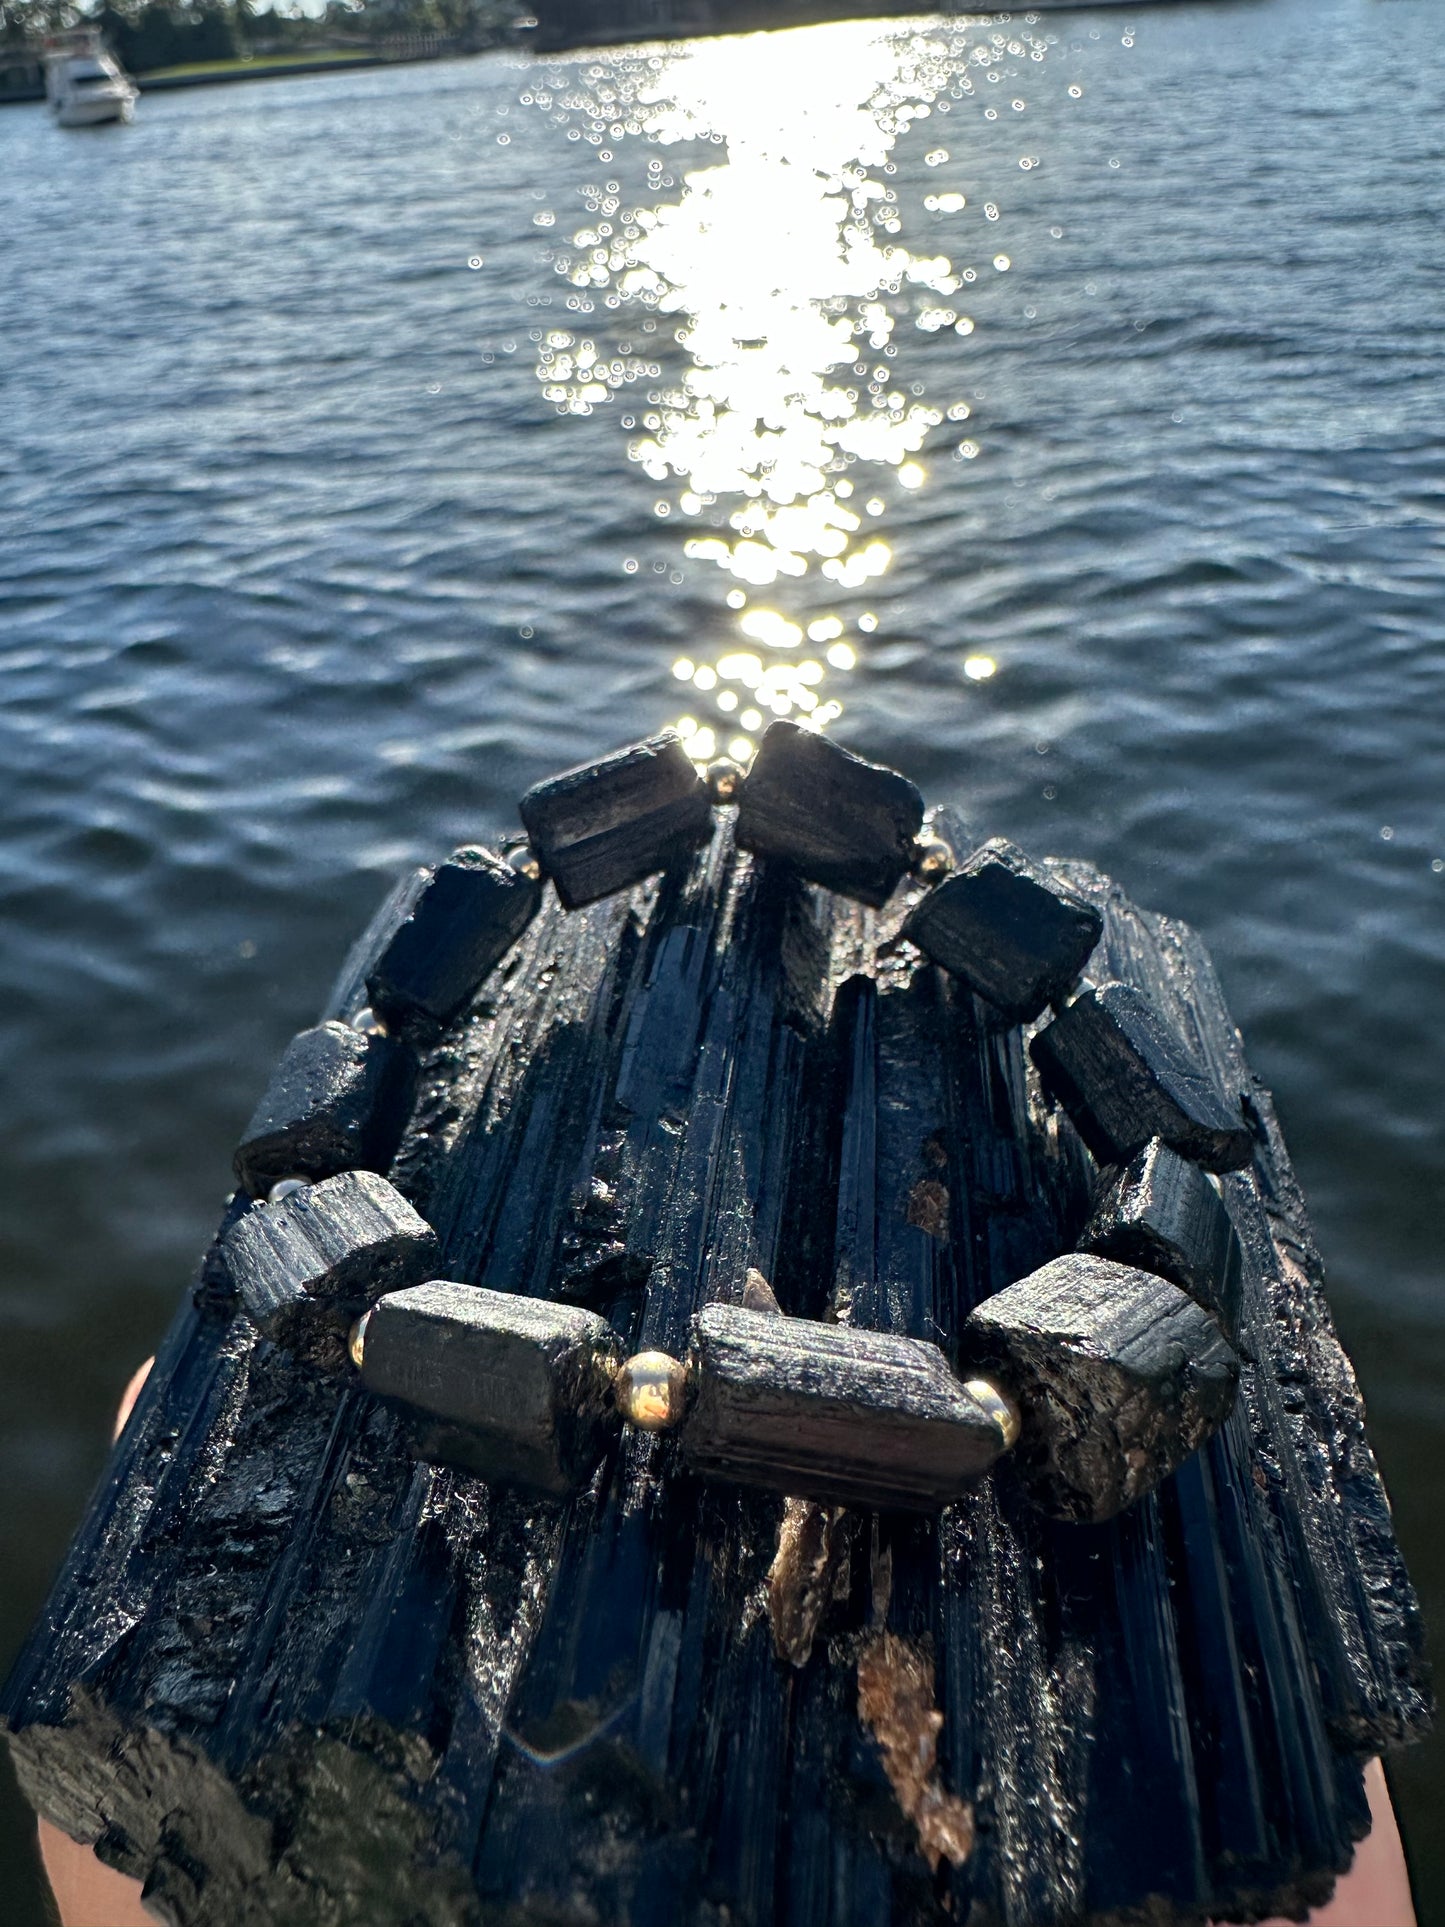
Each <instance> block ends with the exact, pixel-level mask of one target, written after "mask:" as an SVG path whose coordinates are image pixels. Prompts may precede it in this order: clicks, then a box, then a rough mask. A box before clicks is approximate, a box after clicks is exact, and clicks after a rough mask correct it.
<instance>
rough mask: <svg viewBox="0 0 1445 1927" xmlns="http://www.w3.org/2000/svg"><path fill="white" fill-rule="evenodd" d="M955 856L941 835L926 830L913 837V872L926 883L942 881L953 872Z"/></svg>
mask: <svg viewBox="0 0 1445 1927" xmlns="http://www.w3.org/2000/svg"><path fill="white" fill-rule="evenodd" d="M955 860H956V859H955V857H954V854H953V851H952V849H951V848H950V847H949V845H948V844H947V843H945V842H944V840H943V838H942V837H941V836H932V835H929V834H928V833H927V832H925V833H924V834H923V835H922V836H918V837H915V838H914V839H913V874H914V875H915V876H916V877H921V878H922V879H923V881H924V882H925V883H941V882H942V881H943V879H944V878H945V877H946V876H950V875H951V874H952V872H953V868H954V863H955Z"/></svg>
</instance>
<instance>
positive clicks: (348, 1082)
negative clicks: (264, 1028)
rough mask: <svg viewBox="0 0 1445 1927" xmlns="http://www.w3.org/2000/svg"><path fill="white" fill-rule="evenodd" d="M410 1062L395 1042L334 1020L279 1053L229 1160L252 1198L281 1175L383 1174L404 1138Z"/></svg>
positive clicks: (303, 1034) (299, 1034) (301, 1035)
mask: <svg viewBox="0 0 1445 1927" xmlns="http://www.w3.org/2000/svg"><path fill="white" fill-rule="evenodd" d="M414 1069H415V1059H414V1058H413V1056H412V1054H411V1052H410V1050H409V1049H408V1048H407V1047H406V1045H404V1044H402V1043H401V1042H400V1041H399V1040H397V1039H395V1038H392V1037H386V1036H382V1035H380V1034H378V1033H376V1032H372V1033H366V1032H363V1031H359V1030H354V1029H353V1028H352V1026H351V1025H350V1024H342V1023H338V1022H335V1021H332V1022H329V1023H325V1024H317V1025H316V1026H315V1027H314V1028H313V1029H311V1030H303V1031H298V1032H297V1034H296V1036H295V1037H293V1038H292V1039H291V1042H290V1043H289V1044H288V1045H287V1046H286V1049H285V1050H284V1051H283V1052H282V1054H281V1058H280V1061H279V1063H278V1064H277V1066H276V1068H275V1070H274V1071H273V1072H272V1074H271V1081H270V1083H269V1084H268V1085H267V1086H266V1090H265V1094H264V1096H263V1097H262V1099H261V1101H260V1103H259V1104H258V1105H257V1106H256V1110H255V1114H254V1116H253V1117H252V1119H251V1122H250V1123H249V1124H248V1125H247V1126H246V1133H245V1136H244V1137H243V1138H242V1139H241V1142H240V1143H239V1144H238V1145H237V1147H236V1155H235V1157H234V1159H233V1160H232V1162H233V1164H234V1166H235V1172H236V1179H237V1182H238V1183H239V1184H240V1186H241V1188H242V1190H243V1191H247V1192H249V1193H250V1195H251V1196H252V1197H253V1198H261V1197H264V1196H265V1195H266V1193H267V1192H268V1191H269V1190H270V1188H271V1186H272V1185H273V1184H275V1183H276V1181H277V1180H278V1179H279V1178H307V1179H316V1178H329V1177H332V1176H334V1175H335V1173H336V1172H338V1171H346V1170H351V1169H353V1168H356V1167H363V1166H364V1167H365V1168H366V1169H368V1170H373V1171H384V1170H385V1168H386V1166H387V1165H388V1164H389V1163H390V1162H391V1159H392V1156H393V1155H394V1153H395V1151H396V1147H397V1144H398V1142H399V1141H400V1138H401V1133H402V1129H403V1127H404V1126H405V1123H406V1114H407V1106H408V1102H409V1099H410V1095H411V1085H412V1073H413V1071H414Z"/></svg>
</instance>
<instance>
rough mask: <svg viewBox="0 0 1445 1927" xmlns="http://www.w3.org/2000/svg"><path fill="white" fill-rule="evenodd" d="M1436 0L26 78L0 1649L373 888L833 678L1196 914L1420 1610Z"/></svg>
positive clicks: (1431, 1828) (5, 568)
mask: <svg viewBox="0 0 1445 1927" xmlns="http://www.w3.org/2000/svg"><path fill="white" fill-rule="evenodd" d="M1441 27H1442V22H1441V17H1440V12H1439V6H1438V0H1255V3H1253V4H1245V3H1240V4H1214V5H1198V6H1193V5H1184V4H1170V5H1159V6H1157V7H1152V8H1151V7H1142V8H1139V9H1130V10H1128V11H1122V10H1116V9H1112V8H1110V9H1101V10H1098V11H1094V12H1088V11H1080V12H1078V13H1047V14H1041V15H1038V16H1027V15H1023V14H1015V15H1013V16H1011V17H1009V18H1006V19H1003V20H1001V21H999V22H990V23H963V22H957V21H955V22H948V23H944V22H939V21H927V20H920V21H904V22H899V21H891V22H884V23H876V22H875V23H859V22H853V23H847V24H841V25H837V26H831V27H828V26H824V27H816V28H809V29H805V30H799V31H796V32H791V33H784V34H776V35H771V36H761V37H753V38H749V39H731V40H728V39H723V40H716V41H709V42H699V43H695V44H693V45H683V46H667V47H658V48H643V49H635V48H634V49H629V50H626V51H625V52H622V53H607V52H603V53H588V54H584V55H581V56H579V57H577V58H575V59H570V60H562V59H553V60H548V61H545V62H530V61H529V60H528V59H527V58H525V57H523V56H519V55H512V54H507V55H496V56H489V57H486V58H482V59H475V60H470V61H459V62H454V63H449V64H440V65H434V66H424V67H412V68H407V69H403V70H397V71H392V72H381V73H367V74H355V75H334V76H328V77H324V78H322V77H317V78H311V79H306V80H297V81H283V82H276V83H270V84H264V85H255V86H251V87H240V88H228V89H215V90H197V91H194V92H190V93H182V94H174V95H167V96H157V97H152V98H148V99H145V100H143V101H142V102H141V105H140V109H139V112H138V114H137V118H136V121H135V124H134V125H133V126H132V127H130V128H123V129H122V128H113V129H108V130H95V131H91V132H84V133H62V132H60V131H59V130H57V129H56V128H55V127H53V126H52V125H51V124H50V123H49V121H48V119H47V118H46V116H45V114H44V112H43V110H42V109H39V108H33V109H32V108H15V109H11V110H9V111H7V112H5V113H4V114H3V115H0V394H3V413H0V690H3V702H0V746H3V748H0V822H3V833H0V897H3V926H0V927H3V931H4V941H3V943H0V1030H3V1061H4V1064H5V1070H6V1096H5V1103H4V1107H3V1111H0V1178H3V1184H4V1188H5V1201H4V1205H3V1212H0V1240H3V1272H0V1374H3V1396H0V1426H3V1432H0V1495H3V1533H4V1548H3V1575H4V1579H3V1594H0V1648H3V1656H5V1657H8V1655H9V1653H10V1652H11V1651H13V1649H14V1646H15V1644H16V1643H17V1641H18V1640H19V1638H20V1637H21V1635H22V1632H23V1630H24V1627H25V1625H26V1624H27V1623H28V1621H29V1619H30V1618H31V1616H32V1614H33V1613H34V1611H35V1609H36V1608H37V1606H38V1604H39V1602H40V1600H41V1598H42V1596H43V1592H44V1588H45V1586H46V1583H47V1581H48V1578H49V1576H50V1574H51V1571H52V1569H53V1567H54V1565H55V1563H56V1561H57V1560H58V1558H59V1556H60V1553H61V1551H62V1549H63V1546H64V1543H65V1541H66V1538H67V1536H68V1533H69V1531H70V1528H71V1525H72V1523H73V1521H74V1518H75V1516H76V1514H77V1513H78V1511H79V1508H80V1507H81V1505H82V1503H83V1501H84V1497H85V1494H86V1491H87V1489H88V1487H89V1485H90V1482H91V1480H92V1479H93V1477H94V1475H95V1473H96V1471H97V1469H98V1466H99V1464H100V1460H101V1456H102V1450H103V1438H104V1433H105V1429H106V1423H107V1418H108V1413H109V1410H110V1409H111V1407H113V1404H114V1401H115V1398H116V1396H117V1394H118V1392H119V1390H120V1387H121V1386H122V1384H123V1383H124V1381H125V1379H126V1377H127V1376H128V1374H129V1373H130V1371H131V1370H132V1368H133V1366H134V1365H135V1363H136V1362H137V1361H138V1360H139V1359H140V1358H142V1357H143V1356H144V1355H145V1354H146V1353H147V1351H148V1350H149V1349H150V1348H151V1346H152V1345H153V1343H154V1341H155V1339H156V1337H157V1335H158V1334H159V1332H160V1331H161V1329H162V1327H163V1326H164V1324H165V1322H166V1320H167V1318H168V1317H169V1315H170V1311H171V1308H172V1306H173V1304H174V1302H175V1300H176V1297H177V1294H178V1292H179V1291H180V1290H181V1288H182V1286H183V1284H184V1281H185V1279H186V1277H187V1275H188V1272H189V1270H190V1267H191V1264H192V1262H193V1260H194V1258H195V1256H196V1254H197V1252H198V1251H199V1249H200V1247H201V1245H202V1243H203V1241H204V1240H205V1238H206V1236H207V1234H208V1232H209V1229H210V1227H211V1225H212V1223H213V1221H214V1219H215V1217H216V1215H217V1212H218V1209H219V1205H220V1202H221V1199H222V1198H223V1196H224V1194H225V1192H226V1189H227V1178H228V1166H229V1156H230V1150H231V1146H232V1144H233V1142H234V1140H235V1138H236V1136H237V1134H238V1131H239V1129H240V1128H241V1126H242V1125H243V1123H244V1122H245V1119H246V1117H247V1115H248V1113H249V1110H250V1106H251V1104H252V1102H253V1100H254V1097H255V1095H256V1093H257V1092H258V1090H259V1088H260V1086H261V1084H262V1082H263V1081H264V1078H265V1075H266V1070H267V1067H268V1066H269V1064H270V1062H271V1061H272V1060H273V1059H274V1057H275V1055H276V1054H277V1052H278V1050H279V1049H280V1047H281V1045H282V1044H283V1042H284V1041H285V1039H286V1038H287V1037H288V1036H289V1034H290V1033H291V1032H292V1031H293V1030H294V1029H295V1028H297V1027H298V1026H299V1025H301V1024H303V1023H304V1022H306V1021H308V1020H309V1018H310V1016H311V1014H312V1013H313V1012H314V1011H315V1009H316V1007H317V1005H318V1003H319V1001H320V999H321V997H322V995H323V992H324V989H325V986H326V984H327V982H328V980H329V978H330V975H331V973H332V971H333V969H334V967H335V965H336V963H337V961H338V959H339V957H340V954H341V952H342V949H343V948H344V945H345V943H346V941H347V939H348V938H349V937H350V936H351V935H352V934H353V933H354V931H355V930H356V929H357V927H358V926H359V925H360V923H361V922H362V921H363V919H364V918H365V916H366V915H367V913H368V912H369V910H370V908H371V906H372V904H373V902H374V900H375V899H376V898H377V897H378V895H379V894H380V892H381V890H382V889H383V887H384V885H385V884H386V882H387V881H388V880H389V878H390V877H391V876H392V875H393V873H394V872H395V871H396V870H397V869H398V868H399V867H400V866H401V865H402V864H403V863H405V862H408V861H411V860H414V859H416V858H418V857H431V856H435V855H436V854H439V853H440V852H442V851H444V850H445V849H446V848H447V847H448V846H449V845H451V844H452V843H453V842H455V841H459V840H462V839H466V838H472V837H476V836H478V835H482V836H484V835H486V834H487V833H488V832H490V831H493V830H496V829H499V828H501V827H503V826H504V825H507V824H509V823H510V822H511V821H513V810H514V799H515V797H516V796H517V794H518V793H519V792H520V791H521V789H523V788H524V787H525V786H526V785H527V784H528V783H530V782H532V781H533V780H535V779H536V778H537V777H539V776H541V775H543V774H546V773H548V772H550V771H551V770H554V769H556V768H559V767H562V766H564V765H566V764H569V763H571V762H574V761H577V760H580V759H581V758H583V757H586V756H588V755H591V754H593V753H596V752H600V751H602V750H604V749H607V748H610V747H612V746H614V745H616V744H620V743H623V742H626V741H629V740H631V739H634V738H636V737H637V736H639V735H642V734H645V733H648V732H650V731H652V730H654V729H655V728H657V727H658V726H659V725H661V724H664V723H668V722H679V723H682V724H683V725H684V726H685V728H686V730H687V732H688V734H689V736H690V737H691V738H692V740H693V742H694V745H695V747H696V750H697V753H698V754H699V755H702V754H706V753H710V752H711V751H712V750H713V749H716V750H718V751H726V750H727V749H728V747H729V745H731V744H734V743H736V744H738V745H739V748H740V749H741V748H744V747H745V746H746V745H747V744H749V743H751V742H752V741H753V740H755V738H756V734H757V732H758V730H759V729H760V728H761V727H762V726H763V725H764V723H765V722H766V721H767V720H768V719H770V717H771V716H772V715H773V714H792V715H798V714H803V713H811V714H812V715H814V716H815V718H819V719H821V720H823V721H825V722H826V724H827V726H828V727H829V728H830V729H831V730H832V731H833V732H834V733H835V734H836V735H837V736H838V738H839V739H840V740H842V741H844V742H846V743H848V744H849V745H850V746H854V747H857V748H859V749H861V750H863V751H865V752H866V753H868V754H870V755H874V756H876V757H879V758H881V759H882V760H885V761H888V762H892V763H896V764H897V765H898V766H899V767H901V768H903V769H904V770H906V771H907V772H908V773H909V774H910V775H912V776H913V777H914V778H915V779H916V780H917V781H918V782H919V783H920V784H921V785H922V786H923V787H924V789H925V791H926V792H927V793H928V794H930V795H931V796H932V797H934V798H936V799H943V798H951V799H954V800H957V801H959V802H960V803H962V804H963V806H964V807H965V809H966V811H967V813H968V815H969V817H970V818H971V820H972V822H973V823H974V824H975V825H976V826H977V827H978V829H979V830H980V832H981V833H982V834H992V833H1004V834H1007V835H1009V836H1011V837H1013V838H1015V839H1016V840H1017V841H1018V842H1020V843H1021V844H1023V845H1024V846H1025V847H1026V848H1029V849H1032V850H1035V851H1039V852H1044V851H1059V852H1062V853H1069V854H1078V855H1083V856H1086V857H1089V858H1091V859H1093V860H1095V861H1097V862H1098V863H1100V864H1101V865H1103V866H1104V867H1105V868H1106V869H1108V870H1109V871H1111V872H1112V873H1114V874H1115V875H1116V876H1117V877H1119V878H1120V879H1121V881H1122V882H1123V883H1124V884H1125V885H1126V887H1127V888H1128V889H1129V890H1130V891H1131V892H1132V893H1133V894H1134V895H1135V896H1136V897H1137V898H1139V899H1140V900H1141V901H1143V902H1145V903H1148V904H1150V905H1152V906H1155V907H1159V908H1163V909H1167V910H1170V911H1173V912H1175V913H1178V914H1180V915H1183V916H1185V917H1187V918H1189V919H1190V920H1192V921H1193V922H1194V923H1195V924H1197V925H1198V926H1199V927H1200V928H1201V929H1202V931H1203V932H1204V933H1205V935H1206V937H1207V939H1208V941H1209V942H1210V944H1211V946H1212V948H1213V951H1214V955H1215V957H1216V959H1217V961H1218V964H1219V966H1220V970H1221V974H1222V977H1223V980H1224V984H1225V988H1226V991H1227V993H1228V995H1229V997H1230V999H1231V1002H1232V1005H1233V1008H1234V1011H1235V1014H1236V1016H1237V1017H1238V1019H1239V1021H1240V1023H1241V1026H1242V1028H1243V1030H1244V1032H1245V1036H1246V1040H1247V1042H1248V1045H1249V1048H1250V1052H1251V1055H1252V1058H1253V1061H1254V1064H1255V1066H1256V1068H1257V1069H1258V1070H1259V1071H1260V1072H1261V1073H1262V1074H1263V1076H1264V1077H1265V1078H1266V1080H1267V1081H1268V1082H1269V1083H1270V1084H1271V1085H1272V1086H1273V1087H1274V1089H1275V1090H1276V1092H1277V1094H1278V1097H1279V1102H1280V1108H1281V1111H1282V1114H1283V1118H1284V1122H1285V1127H1286V1130H1287V1132H1288V1136H1289V1140H1290V1143H1291V1146H1292V1148H1293V1151H1294V1155H1295V1158H1296V1160H1297V1163H1298V1166H1299V1169H1300V1172H1301V1175H1302V1177H1303V1180H1304V1183H1305V1186H1306V1189H1307V1191H1308V1194H1309V1196H1310V1198H1311V1200H1312V1202H1313V1207H1314V1210H1315V1214H1316V1218H1317V1223H1318V1230H1319V1234H1320V1240H1321V1243H1322V1245H1323V1247H1324V1249H1325V1251H1326V1254H1327V1256H1328V1258H1329V1260H1330V1263H1331V1267H1332V1277H1333V1281H1334V1282H1333V1300H1334V1304H1335V1307H1336V1310H1337V1314H1338V1318H1339V1322H1340V1325H1341V1327H1342V1330H1343V1333H1344V1336H1345V1338H1346V1341H1347V1343H1348V1344H1349V1345H1350V1347H1351V1349H1352V1352H1353V1354H1354V1356H1355V1358H1356V1360H1357V1363H1358V1365H1359V1368H1360V1373H1361V1377H1362V1380H1363V1383H1364V1388H1365V1392H1366V1395H1367V1398H1368V1401H1369V1405H1370V1410H1371V1415H1372V1427H1373V1433H1374V1437H1375V1440H1376V1444H1377V1448H1378V1450H1379V1452H1380V1456H1381V1459H1382V1462H1383V1465H1384V1469H1385V1473H1386V1477H1387V1479H1388V1481H1389V1483H1390V1486H1391V1490H1392V1493H1393V1497H1394V1500H1395V1504H1396V1511H1397V1518H1398V1522H1399V1526H1400V1530H1401V1533H1402V1537H1403V1539H1404V1542H1405V1546H1406V1550H1407V1553H1408V1554H1409V1556H1410V1559H1411V1561H1412V1565H1413V1568H1414V1572H1415V1577H1416V1579H1417V1582H1418V1583H1419V1585H1420V1588H1421V1591H1422V1594H1423V1596H1424V1599H1425V1601H1426V1605H1427V1610H1428V1612H1429V1615H1430V1617H1431V1619H1432V1621H1433V1625H1434V1631H1435V1642H1436V1646H1437V1649H1438V1648H1439V1647H1440V1643H1441V1636H1442V1633H1445V1556H1442V1551H1441V1543H1440V1537H1439V1533H1438V1528H1437V1526H1436V1523H1435V1520H1434V1517H1433V1511H1434V1505H1435V1500H1434V1493H1435V1488H1436V1484H1437V1481H1438V1466H1439V1463H1440V1459H1441V1455H1442V1451H1445V1297H1442V1288H1441V1264H1440V1242H1441V1241H1440V1232H1439V1220H1440V1205H1441V1200H1442V1196H1445V1137H1442V1129H1441V1102H1440V1093H1441V1091H1442V1088H1445V1025H1442V1012H1445V995H1442V993H1445V965H1442V955H1441V951H1442V943H1441V931H1442V918H1445V443H1442V437H1441V422H1442V420H1445V328H1442V319H1445V250H1442V245H1441V238H1440V237H1441V234H1442V232H1445V210H1442V206H1441V203H1442V199H1445V115H1442V111H1441V110H1442V103H1445V33H1442V31H1441ZM1432 1754H1433V1772H1434V1775H1435V1776H1436V1777H1437V1778H1438V1776H1439V1774H1440V1770H1441V1768H1440V1761H1441V1754H1440V1751H1439V1749H1438V1748H1433V1749H1432V1748H1426V1749H1421V1750H1418V1751H1417V1752H1416V1753H1414V1754H1413V1755H1409V1756H1406V1757H1405V1758H1404V1759H1402V1760H1401V1761H1400V1763H1399V1765H1398V1767H1397V1769H1396V1790H1397V1795H1398V1797H1399V1799H1400V1802H1401V1805H1402V1809H1403V1813H1404V1819H1405V1826H1406V1831H1407V1836H1408V1837H1409V1839H1410V1842H1411V1844H1412V1847H1413V1850H1414V1854H1415V1858H1416V1863H1417V1872H1418V1875H1419V1878H1420V1883H1421V1893H1422V1917H1424V1918H1430V1917H1434V1916H1436V1915H1439V1914H1441V1913H1445V1854H1442V1848H1441V1846H1440V1844H1439V1837H1438V1828H1439V1817H1440V1808H1439V1802H1438V1798H1437V1799H1436V1800H1435V1802H1434V1805H1433V1808H1432V1805H1431V1793H1430V1781H1431V1774H1432ZM1432 1823H1433V1824H1432ZM5 1824H6V1827H7V1829H8V1830H7V1832H6V1833H5V1836H4V1838H5V1845H4V1851H3V1855H0V1886H3V1890H4V1892H5V1894H6V1896H7V1908H6V1919H7V1920H11V1921H15V1922H17V1923H20V1922H23V1923H25V1927H29V1923H30V1922H31V1921H38V1920H39V1919H40V1915H39V1913H38V1910H37V1909H38V1902H37V1900H36V1898H35V1895H34V1888H33V1876H32V1874H31V1872H30V1870H29V1863H28V1848H27V1846H26V1843H25V1831H26V1830H25V1823H24V1821H23V1819H22V1816H21V1813H20V1810H19V1807H18V1804H17V1803H15V1802H13V1801H12V1803H11V1805H10V1807H9V1808H8V1809H7V1813H6V1822H5ZM11 1896H19V1898H18V1899H17V1900H16V1901H15V1903H14V1904H13V1906H12V1905H11V1904H10V1897H11Z"/></svg>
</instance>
